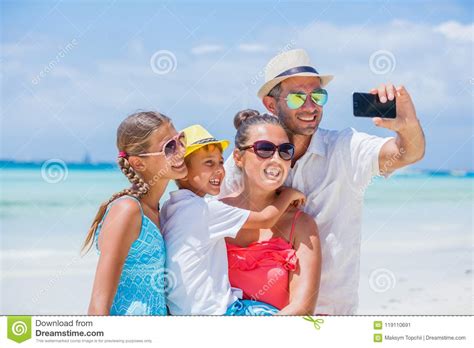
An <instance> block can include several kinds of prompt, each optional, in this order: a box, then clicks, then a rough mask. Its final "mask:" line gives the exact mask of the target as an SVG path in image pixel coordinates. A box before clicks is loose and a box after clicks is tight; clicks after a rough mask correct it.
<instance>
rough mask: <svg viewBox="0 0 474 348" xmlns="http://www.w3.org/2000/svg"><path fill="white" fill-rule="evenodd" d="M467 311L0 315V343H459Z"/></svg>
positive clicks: (467, 332) (464, 338) (467, 333)
mask: <svg viewBox="0 0 474 348" xmlns="http://www.w3.org/2000/svg"><path fill="white" fill-rule="evenodd" d="M473 324H474V320H473V317H472V316H325V317H316V316H314V317H278V316H275V317H90V316H8V317H7V316H3V317H0V327H1V329H0V332H1V335H0V347H17V346H18V344H19V343H20V344H21V347H30V346H39V347H66V346H78V345H81V346H85V347H103V346H113V347H116V346H127V347H132V346H149V347H157V346H160V347H163V346H164V345H169V346H177V347H183V346H184V347H185V346H196V345H197V346H206V347H220V348H222V347H229V348H230V347H236V348H241V347H242V346H248V347H259V346H266V347H295V346H300V345H302V344H304V345H305V346H307V345H308V344H310V345H311V346H312V347H321V346H319V345H320V344H325V345H326V347H334V346H338V347H348V346H350V347H372V346H375V347H380V346H381V347H386V346H397V347H402V346H413V347H467V346H470V347H472V346H473V331H472V327H474V325H473Z"/></svg>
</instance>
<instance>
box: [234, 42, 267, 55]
mask: <svg viewBox="0 0 474 348" xmlns="http://www.w3.org/2000/svg"><path fill="white" fill-rule="evenodd" d="M238 49H239V51H242V52H249V53H252V52H265V51H266V50H267V47H266V46H265V45H261V44H257V43H244V44H240V45H239V46H238Z"/></svg>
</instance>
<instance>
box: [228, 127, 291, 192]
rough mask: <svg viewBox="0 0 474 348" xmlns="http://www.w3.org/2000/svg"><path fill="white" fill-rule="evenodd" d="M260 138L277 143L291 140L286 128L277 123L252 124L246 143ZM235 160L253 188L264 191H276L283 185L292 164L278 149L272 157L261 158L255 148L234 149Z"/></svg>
mask: <svg viewBox="0 0 474 348" xmlns="http://www.w3.org/2000/svg"><path fill="white" fill-rule="evenodd" d="M258 140H267V141H270V142H272V143H273V144H275V145H280V144H283V143H288V142H289V140H288V135H287V134H286V132H285V130H284V129H283V128H282V127H281V126H279V125H275V124H257V125H254V126H252V127H251V128H250V129H249V132H248V139H247V141H246V144H245V145H252V144H253V143H255V142H256V141H258ZM234 161H235V164H236V165H237V167H239V168H241V169H242V171H243V174H244V177H245V182H246V183H248V184H249V185H250V186H251V187H252V188H258V189H260V190H263V191H274V190H276V189H278V188H279V187H280V186H282V185H283V183H284V182H285V180H286V177H287V176H288V172H289V170H290V165H291V161H285V160H283V159H282V158H281V157H280V155H279V154H278V151H275V153H274V154H273V156H272V157H270V158H261V157H259V156H257V154H255V152H254V150H253V149H249V150H244V151H242V150H238V149H236V150H234Z"/></svg>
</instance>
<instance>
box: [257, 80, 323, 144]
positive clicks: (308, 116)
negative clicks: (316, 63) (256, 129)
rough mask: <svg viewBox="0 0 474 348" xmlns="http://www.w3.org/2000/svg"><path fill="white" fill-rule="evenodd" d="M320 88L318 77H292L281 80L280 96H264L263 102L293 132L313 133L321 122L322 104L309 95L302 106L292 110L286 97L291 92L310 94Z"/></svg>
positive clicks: (300, 133)
mask: <svg viewBox="0 0 474 348" xmlns="http://www.w3.org/2000/svg"><path fill="white" fill-rule="evenodd" d="M318 88H321V81H320V79H319V78H318V77H307V76H295V77H290V78H288V79H286V80H284V81H282V82H281V93H280V96H279V98H273V97H270V96H266V97H264V98H263V103H264V105H265V107H266V108H267V109H268V110H269V111H270V112H271V113H273V114H274V115H276V116H278V117H279V119H280V121H281V122H282V123H283V125H284V126H285V127H286V128H287V129H288V131H289V132H291V133H292V134H298V135H312V134H314V133H315V132H316V130H317V129H318V126H319V123H320V122H321V119H322V116H323V108H322V106H319V105H317V104H315V103H314V102H313V101H312V100H311V98H310V97H307V98H306V101H305V103H304V104H303V105H302V106H301V107H300V108H298V109H296V110H292V109H290V108H289V107H288V105H287V103H286V100H285V98H286V97H287V95H288V94H289V93H304V94H310V93H311V92H313V91H315V90H317V89H318Z"/></svg>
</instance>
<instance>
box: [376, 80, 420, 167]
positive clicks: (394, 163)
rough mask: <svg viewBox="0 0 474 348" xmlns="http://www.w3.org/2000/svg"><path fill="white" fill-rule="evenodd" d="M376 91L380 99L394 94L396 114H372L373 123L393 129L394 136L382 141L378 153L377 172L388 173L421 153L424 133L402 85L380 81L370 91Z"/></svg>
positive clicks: (391, 97) (417, 159) (417, 157)
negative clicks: (395, 85)
mask: <svg viewBox="0 0 474 348" xmlns="http://www.w3.org/2000/svg"><path fill="white" fill-rule="evenodd" d="M370 93H372V94H378V96H379V99H380V101H381V102H386V101H387V100H393V99H394V98H396V107H397V117H396V118H395V119H385V118H380V117H375V118H374V119H373V122H374V124H375V125H376V126H377V127H382V128H387V129H390V130H393V131H395V132H396V133H397V136H396V138H394V139H392V140H389V141H388V142H386V143H385V144H384V145H383V146H382V149H381V150H380V154H379V170H380V174H382V175H385V174H390V173H393V172H394V171H395V170H397V169H399V168H402V167H405V166H407V165H409V164H412V163H415V162H418V161H419V160H421V159H422V158H423V156H424V155H425V135H424V134H423V129H422V128H421V125H420V121H419V120H418V118H417V117H416V111H415V106H414V105H413V101H412V100H411V97H410V94H408V91H407V90H406V88H405V87H404V86H399V87H397V88H395V87H394V86H393V85H392V84H390V83H388V84H387V85H385V84H382V85H380V86H379V87H378V88H377V89H372V90H371V91H370Z"/></svg>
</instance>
